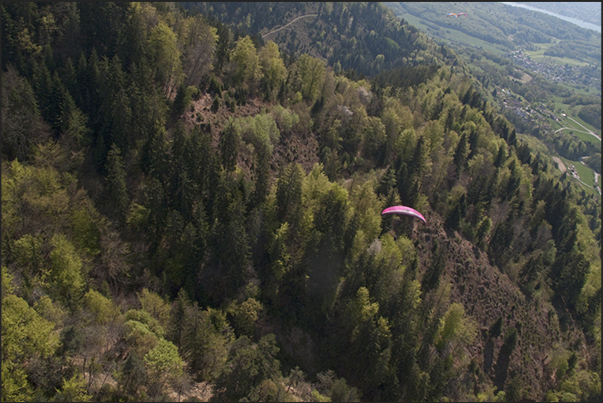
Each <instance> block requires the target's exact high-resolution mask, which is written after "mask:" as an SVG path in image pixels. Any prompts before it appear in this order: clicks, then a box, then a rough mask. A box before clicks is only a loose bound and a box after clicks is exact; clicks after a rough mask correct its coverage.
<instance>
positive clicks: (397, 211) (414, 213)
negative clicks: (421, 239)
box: [381, 206, 427, 223]
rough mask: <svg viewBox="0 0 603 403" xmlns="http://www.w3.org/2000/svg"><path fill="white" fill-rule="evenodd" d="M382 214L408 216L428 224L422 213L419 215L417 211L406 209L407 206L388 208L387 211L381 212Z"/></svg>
mask: <svg viewBox="0 0 603 403" xmlns="http://www.w3.org/2000/svg"><path fill="white" fill-rule="evenodd" d="M381 214H382V215H384V214H397V215H406V216H410V217H414V218H418V219H419V220H421V221H423V223H427V222H426V221H425V217H423V215H422V214H421V213H419V212H418V211H417V210H415V209H413V208H410V207H406V206H393V207H388V208H386V209H385V210H383V211H382V212H381Z"/></svg>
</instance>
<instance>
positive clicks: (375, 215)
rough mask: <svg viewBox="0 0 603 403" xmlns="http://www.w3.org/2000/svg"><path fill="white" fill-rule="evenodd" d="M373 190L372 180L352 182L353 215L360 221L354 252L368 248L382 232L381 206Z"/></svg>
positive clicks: (351, 200)
mask: <svg viewBox="0 0 603 403" xmlns="http://www.w3.org/2000/svg"><path fill="white" fill-rule="evenodd" d="M373 188H374V184H373V182H372V181H370V180H367V181H364V182H361V181H359V182H356V181H352V185H351V188H350V190H349V192H350V195H349V199H350V203H351V205H352V207H353V210H352V211H353V213H352V214H353V215H354V216H355V217H356V219H357V220H358V228H359V229H358V232H357V233H356V238H355V246H354V247H352V251H360V250H363V249H365V248H366V247H368V245H369V244H370V243H371V242H372V241H373V240H374V239H376V238H377V237H378V236H379V232H380V231H381V228H380V224H381V205H380V203H379V200H378V199H377V195H376V194H375V192H374V191H373Z"/></svg>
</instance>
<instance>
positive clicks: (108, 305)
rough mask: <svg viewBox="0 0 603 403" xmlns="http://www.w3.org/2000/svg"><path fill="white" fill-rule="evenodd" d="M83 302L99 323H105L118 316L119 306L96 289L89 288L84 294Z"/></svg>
mask: <svg viewBox="0 0 603 403" xmlns="http://www.w3.org/2000/svg"><path fill="white" fill-rule="evenodd" d="M84 304H85V305H86V307H87V308H88V310H89V311H90V312H92V314H93V315H94V319H95V321H96V322H98V323H99V324H102V325H105V324H107V323H109V322H112V321H114V320H115V319H116V318H117V317H118V316H119V308H118V307H116V306H114V305H113V303H112V302H111V300H110V299H109V298H107V297H105V296H104V295H102V294H101V293H100V292H98V291H94V290H90V291H88V292H87V293H86V295H84Z"/></svg>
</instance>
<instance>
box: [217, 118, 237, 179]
mask: <svg viewBox="0 0 603 403" xmlns="http://www.w3.org/2000/svg"><path fill="white" fill-rule="evenodd" d="M240 143H241V134H240V133H239V131H238V130H237V129H236V127H235V126H234V123H233V122H232V121H231V120H229V121H228V124H227V125H226V127H225V128H224V131H223V132H222V135H221V136H220V153H221V156H222V166H223V167H224V169H226V171H227V172H232V171H234V170H235V167H236V166H237V159H238V157H239V147H240Z"/></svg>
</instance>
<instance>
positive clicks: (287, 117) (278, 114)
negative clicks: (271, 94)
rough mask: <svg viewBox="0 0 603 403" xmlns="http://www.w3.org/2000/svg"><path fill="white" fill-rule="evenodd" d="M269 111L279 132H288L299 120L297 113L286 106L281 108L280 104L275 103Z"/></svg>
mask: <svg viewBox="0 0 603 403" xmlns="http://www.w3.org/2000/svg"><path fill="white" fill-rule="evenodd" d="M270 113H271V114H272V116H273V117H274V121H275V122H276V125H277V126H278V128H279V130H280V131H281V132H288V131H289V130H291V128H292V127H293V126H295V125H296V124H297V123H298V122H299V116H298V115H297V113H295V112H292V111H291V110H290V109H288V108H283V107H282V106H281V105H275V106H274V107H273V108H272V110H271V111H270Z"/></svg>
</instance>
